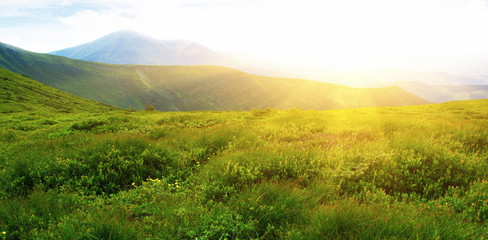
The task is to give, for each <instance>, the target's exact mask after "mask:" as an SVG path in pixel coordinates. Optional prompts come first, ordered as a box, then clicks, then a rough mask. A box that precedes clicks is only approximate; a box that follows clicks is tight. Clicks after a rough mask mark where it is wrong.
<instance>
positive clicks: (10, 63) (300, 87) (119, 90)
mask: <svg viewBox="0 0 488 240" xmlns="http://www.w3.org/2000/svg"><path fill="white" fill-rule="evenodd" d="M0 67H1V68H5V69H8V70H11V71H14V72H17V73H21V74H25V75H27V76H29V77H31V78H32V79H35V80H37V81H40V82H42V83H44V84H47V85H49V86H52V87H54V88H56V89H59V90H62V91H65V92H68V93H71V94H74V95H77V96H81V97H84V98H88V99H92V100H96V101H99V102H103V103H106V104H110V105H113V106H117V107H122V108H130V107H133V108H135V109H144V106H149V105H151V106H154V107H155V108H156V109H157V110H160V111H196V110H221V111H226V110H250V109H252V108H259V109H264V108H268V107H271V108H272V107H277V108H279V109H289V108H293V107H296V108H303V109H317V110H326V109H340V108H357V107H375V106H404V105H414V104H426V103H429V102H428V101H426V100H424V99H422V98H419V97H417V96H415V95H413V94H411V93H408V92H406V91H404V90H403V89H400V88H398V87H386V88H378V89H373V88H351V87H346V86H341V85H335V84H328V83H323V82H317V81H308V80H303V79H289V78H275V77H263V76H257V75H251V74H247V73H244V72H241V71H238V70H234V69H231V68H225V67H218V66H139V65H111V64H102V63H93V62H86V61H79V60H73V59H69V58H64V57H59V56H54V55H49V54H40V53H32V52H28V51H24V50H22V49H18V48H15V47H11V46H9V45H5V44H2V43H0Z"/></svg>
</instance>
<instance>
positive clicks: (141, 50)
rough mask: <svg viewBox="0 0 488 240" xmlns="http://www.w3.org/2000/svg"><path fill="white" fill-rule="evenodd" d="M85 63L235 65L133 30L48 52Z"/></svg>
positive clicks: (218, 56) (194, 47) (183, 44)
mask: <svg viewBox="0 0 488 240" xmlns="http://www.w3.org/2000/svg"><path fill="white" fill-rule="evenodd" d="M51 54H54V55H59V56H63V57H69V58H74V59H79V60H85V61H93V62H101V63H112V64H140V65H221V66H228V67H234V66H236V65H239V64H238V63H236V62H237V61H236V60H235V59H234V58H232V57H230V56H227V55H224V54H221V53H218V52H215V51H213V50H211V49H209V48H207V47H204V46H202V45H200V44H198V43H195V42H191V41H187V40H171V41H164V40H158V39H154V38H152V37H150V36H147V35H144V34H142V33H138V32H135V31H133V30H120V31H117V32H113V33H110V34H108V35H106V36H103V37H101V38H99V39H97V40H95V41H93V42H90V43H86V44H83V45H79V46H76V47H72V48H67V49H63V50H58V51H54V52H51Z"/></svg>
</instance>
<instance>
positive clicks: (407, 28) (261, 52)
mask: <svg viewBox="0 0 488 240" xmlns="http://www.w3.org/2000/svg"><path fill="white" fill-rule="evenodd" d="M0 9H1V11H0V41H1V42H5V43H9V44H12V45H15V46H18V47H21V48H24V49H27V50H31V51H37V52H48V51H52V50H58V49H62V48H66V47H71V46H75V45H78V44H81V43H85V42H88V41H92V40H95V39H96V38H99V37H101V36H103V35H106V34H108V33H111V32H114V31H117V30H121V29H132V30H135V31H138V32H141V33H144V34H147V35H150V36H152V37H155V38H159V39H188V40H193V41H196V42H199V43H201V44H203V45H206V46H208V47H210V48H212V49H215V50H217V51H222V52H226V51H234V50H239V51H243V52H247V53H251V54H253V55H256V56H260V57H263V58H266V59H269V60H271V61H274V62H278V63H286V64H290V63H293V64H300V65H303V66H305V65H310V66H314V67H323V68H332V69H334V68H336V69H342V70H349V69H351V70H356V69H367V68H392V67H395V68H407V69H422V70H443V71H451V72H456V71H457V72H460V71H466V70H472V69H476V68H485V67H484V66H486V65H488V64H485V65H483V63H484V62H486V63H488V61H486V60H488V58H487V57H486V56H488V47H487V43H488V1H487V0H404V1H397V0H314V1H312V0H296V1H291V0H2V1H0Z"/></svg>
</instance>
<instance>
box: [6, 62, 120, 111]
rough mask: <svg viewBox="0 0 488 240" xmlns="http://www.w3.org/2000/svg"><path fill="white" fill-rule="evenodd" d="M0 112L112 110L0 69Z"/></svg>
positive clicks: (109, 107)
mask: <svg viewBox="0 0 488 240" xmlns="http://www.w3.org/2000/svg"><path fill="white" fill-rule="evenodd" d="M0 81H1V84H0V101H1V103H2V104H1V105H0V112H1V113H10V112H46V111H48V112H67V113H70V112H97V111H109V110H115V109H116V108H115V107H111V106H108V105H105V104H102V103H98V102H95V101H92V100H87V99H84V98H81V97H78V96H74V95H71V94H68V93H65V92H61V91H59V90H56V89H54V88H52V87H49V86H46V85H44V84H42V83H40V82H38V81H35V80H32V79H30V78H27V77H25V76H22V75H20V74H18V73H14V72H11V71H8V70H5V69H2V68H0Z"/></svg>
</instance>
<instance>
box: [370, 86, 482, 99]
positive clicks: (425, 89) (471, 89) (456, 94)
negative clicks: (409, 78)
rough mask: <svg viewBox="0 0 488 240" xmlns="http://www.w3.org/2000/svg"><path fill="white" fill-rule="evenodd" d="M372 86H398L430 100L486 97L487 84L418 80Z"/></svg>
mask: <svg viewBox="0 0 488 240" xmlns="http://www.w3.org/2000/svg"><path fill="white" fill-rule="evenodd" d="M373 86H374V87H387V86H398V87H401V88H403V89H405V90H407V91H409V92H411V93H414V94H416V95H418V96H420V97H422V98H424V99H427V100H429V101H432V102H448V101H455V100H472V99H482V98H488V85H429V84H425V83H420V82H391V83H381V84H375V85H373Z"/></svg>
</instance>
